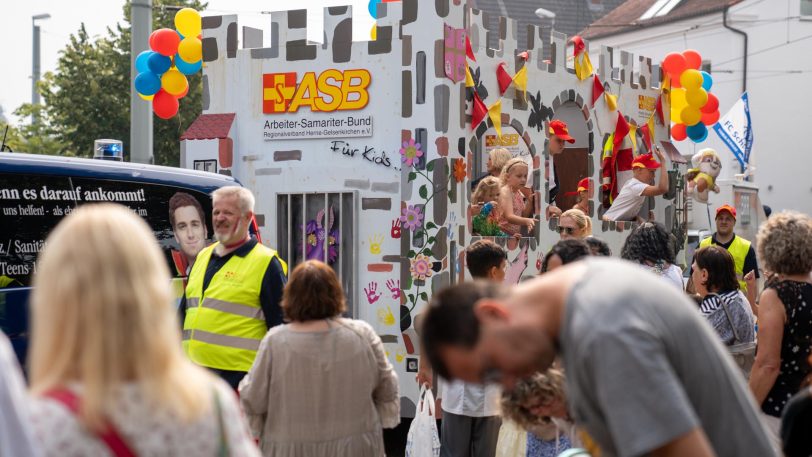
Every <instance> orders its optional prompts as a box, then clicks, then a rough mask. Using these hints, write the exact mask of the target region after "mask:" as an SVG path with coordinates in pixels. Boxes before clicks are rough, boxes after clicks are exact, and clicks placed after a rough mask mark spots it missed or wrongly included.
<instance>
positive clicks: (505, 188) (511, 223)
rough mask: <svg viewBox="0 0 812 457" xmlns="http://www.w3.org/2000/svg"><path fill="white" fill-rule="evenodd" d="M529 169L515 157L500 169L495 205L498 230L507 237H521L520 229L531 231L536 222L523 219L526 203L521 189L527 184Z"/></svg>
mask: <svg viewBox="0 0 812 457" xmlns="http://www.w3.org/2000/svg"><path fill="white" fill-rule="evenodd" d="M529 171H530V167H529V166H528V165H527V162H525V161H524V159H522V158H519V157H516V158H513V159H510V160H509V161H508V163H506V164H505V168H503V169H502V176H501V178H500V179H501V181H502V190H501V192H500V194H499V204H498V205H497V210H498V211H497V218H498V220H499V228H501V229H502V231H503V232H505V233H506V234H507V235H509V236H515V235H517V234H519V235H521V229H522V227H527V229H528V230H533V228H534V227H535V225H536V220H535V219H532V218H529V217H523V216H522V215H523V214H524V212H525V207H526V201H525V196H524V194H522V191H521V189H522V187H524V186H525V184H527V174H528V173H529Z"/></svg>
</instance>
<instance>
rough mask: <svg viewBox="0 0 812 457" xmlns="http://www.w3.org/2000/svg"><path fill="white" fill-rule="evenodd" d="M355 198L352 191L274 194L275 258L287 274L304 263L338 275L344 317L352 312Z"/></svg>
mask: <svg viewBox="0 0 812 457" xmlns="http://www.w3.org/2000/svg"><path fill="white" fill-rule="evenodd" d="M356 200H357V198H356V195H355V193H354V192H324V193H322V192H316V193H293V194H277V202H276V203H277V204H276V211H277V217H276V221H277V233H278V237H279V239H278V243H279V244H278V246H277V248H278V249H279V255H280V256H281V257H282V258H283V259H285V261H286V262H287V263H288V271H292V270H293V269H294V268H295V267H296V265H299V264H300V263H302V262H304V261H305V260H320V261H322V262H325V263H327V264H328V265H330V267H332V268H333V270H334V271H335V272H336V274H337V275H338V278H339V280H340V281H341V286H342V287H343V288H344V294H345V295H346V298H347V308H348V309H347V314H348V316H350V317H355V316H357V315H358V312H357V309H356V305H355V303H356V296H357V294H356V289H357V287H356V284H355V282H356V278H357V277H358V275H357V273H356V271H355V266H356V265H357V263H358V259H357V252H356V246H357V243H356V235H357V234H356V227H357V224H356V220H355V219H356V215H357V212H356V210H355V203H356Z"/></svg>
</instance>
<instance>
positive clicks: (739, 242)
mask: <svg viewBox="0 0 812 457" xmlns="http://www.w3.org/2000/svg"><path fill="white" fill-rule="evenodd" d="M712 243H713V238H712V237H707V238H705V239H704V240H702V242H701V243H699V247H700V248H704V247H707V246H710V245H711V244H712ZM727 252H729V253H730V255H731V256H733V263H734V265H735V267H736V279H738V280H739V287H740V288H741V290H742V292H745V293H746V292H747V283H746V282H745V281H744V260H745V259H746V258H747V253H748V252H750V242H749V241H747V240H745V239H744V238H742V237H740V236H738V235H736V236H734V237H733V242H732V243H730V246H728V248H727Z"/></svg>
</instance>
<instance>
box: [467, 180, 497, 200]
mask: <svg viewBox="0 0 812 457" xmlns="http://www.w3.org/2000/svg"><path fill="white" fill-rule="evenodd" d="M500 187H502V183H501V182H499V180H498V179H496V178H495V177H493V176H486V177H484V178H482V180H481V181H479V184H477V186H476V189H475V190H474V195H472V196H471V199H472V200H471V201H472V202H473V203H479V202H485V203H487V201H485V197H486V196H487V195H488V194H489V193H491V192H494V191H496V193H499V188H500Z"/></svg>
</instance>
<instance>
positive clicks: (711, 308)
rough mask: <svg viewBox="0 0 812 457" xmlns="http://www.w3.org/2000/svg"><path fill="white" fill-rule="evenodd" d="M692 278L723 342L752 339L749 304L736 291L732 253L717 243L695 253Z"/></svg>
mask: <svg viewBox="0 0 812 457" xmlns="http://www.w3.org/2000/svg"><path fill="white" fill-rule="evenodd" d="M691 279H692V280H693V282H694V286H695V287H696V292H697V293H698V294H699V296H700V297H702V303H700V305H699V309H700V311H701V312H702V315H703V316H705V318H707V319H708V321H709V322H710V324H711V326H713V329H714V330H716V333H718V334H719V337H720V338H721V339H722V342H723V343H724V344H725V345H726V346H732V345H734V344H739V343H752V342H753V341H754V340H755V329H754V327H753V316H752V314H751V313H750V305H749V303H746V301H745V299H744V296H743V295H742V294H740V293H739V281H738V280H737V279H736V267H735V264H734V262H733V256H732V255H730V253H729V252H727V249H725V248H723V247H720V246H715V245H713V246H707V247H704V248H702V249H700V250H698V251H696V255H694V264H693V273H691Z"/></svg>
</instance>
